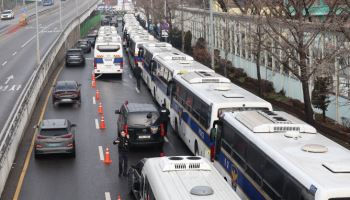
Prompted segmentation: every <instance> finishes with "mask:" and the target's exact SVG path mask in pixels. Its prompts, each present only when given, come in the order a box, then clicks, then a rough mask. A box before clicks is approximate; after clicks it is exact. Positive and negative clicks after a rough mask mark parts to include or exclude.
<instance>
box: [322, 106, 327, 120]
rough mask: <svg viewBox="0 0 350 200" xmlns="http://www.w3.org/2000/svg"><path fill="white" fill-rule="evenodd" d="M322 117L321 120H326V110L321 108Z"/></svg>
mask: <svg viewBox="0 0 350 200" xmlns="http://www.w3.org/2000/svg"><path fill="white" fill-rule="evenodd" d="M322 119H323V122H326V110H325V109H323V110H322Z"/></svg>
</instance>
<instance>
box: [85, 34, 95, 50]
mask: <svg viewBox="0 0 350 200" xmlns="http://www.w3.org/2000/svg"><path fill="white" fill-rule="evenodd" d="M96 38H97V33H90V34H88V35H87V36H86V39H87V40H88V41H89V42H90V44H91V46H92V47H95V42H96Z"/></svg>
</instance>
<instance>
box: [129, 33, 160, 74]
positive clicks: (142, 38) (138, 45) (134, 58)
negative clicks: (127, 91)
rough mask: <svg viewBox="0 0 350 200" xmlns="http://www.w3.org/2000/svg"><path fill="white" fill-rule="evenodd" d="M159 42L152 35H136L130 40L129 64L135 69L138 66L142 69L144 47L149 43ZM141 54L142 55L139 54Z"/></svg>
mask: <svg viewBox="0 0 350 200" xmlns="http://www.w3.org/2000/svg"><path fill="white" fill-rule="evenodd" d="M156 41H157V40H156V39H155V38H154V37H153V36H152V35H150V34H146V35H135V36H133V37H131V39H130V47H129V51H128V55H129V61H130V62H129V63H130V65H131V67H132V68H133V69H134V68H135V66H136V65H138V66H139V67H142V57H141V54H142V52H143V45H145V44H148V43H155V42H156ZM139 52H140V54H139Z"/></svg>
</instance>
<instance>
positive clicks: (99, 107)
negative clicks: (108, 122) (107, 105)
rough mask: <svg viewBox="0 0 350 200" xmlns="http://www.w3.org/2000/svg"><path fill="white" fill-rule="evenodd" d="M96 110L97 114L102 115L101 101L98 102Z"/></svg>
mask: <svg viewBox="0 0 350 200" xmlns="http://www.w3.org/2000/svg"><path fill="white" fill-rule="evenodd" d="M97 112H98V114H101V115H103V107H102V103H101V102H100V103H99V104H98V109H97Z"/></svg>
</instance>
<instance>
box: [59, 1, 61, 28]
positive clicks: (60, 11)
mask: <svg viewBox="0 0 350 200" xmlns="http://www.w3.org/2000/svg"><path fill="white" fill-rule="evenodd" d="M59 2H60V30H61V31H62V0H59Z"/></svg>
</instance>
